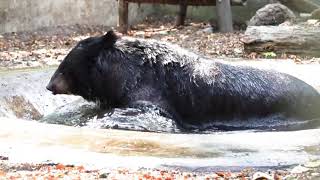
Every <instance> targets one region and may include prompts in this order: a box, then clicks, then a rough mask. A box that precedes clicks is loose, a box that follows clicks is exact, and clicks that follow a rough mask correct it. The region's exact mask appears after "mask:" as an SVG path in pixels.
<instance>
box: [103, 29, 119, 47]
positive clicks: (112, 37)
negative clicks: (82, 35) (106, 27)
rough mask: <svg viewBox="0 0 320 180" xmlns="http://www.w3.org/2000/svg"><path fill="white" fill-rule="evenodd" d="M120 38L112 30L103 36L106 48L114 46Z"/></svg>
mask: <svg viewBox="0 0 320 180" xmlns="http://www.w3.org/2000/svg"><path fill="white" fill-rule="evenodd" d="M119 38H120V37H119V36H118V35H117V34H116V33H115V32H114V31H113V30H110V31H108V32H107V34H105V35H104V36H103V41H104V46H105V47H111V46H113V45H114V44H115V43H116V42H117V40H118V39H119Z"/></svg>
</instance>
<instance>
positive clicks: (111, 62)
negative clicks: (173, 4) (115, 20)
mask: <svg viewBox="0 0 320 180" xmlns="http://www.w3.org/2000/svg"><path fill="white" fill-rule="evenodd" d="M47 89H48V90H50V91H52V93H53V94H73V95H79V96H82V97H83V98H85V99H86V100H88V101H96V102H99V103H100V104H101V105H102V106H103V107H109V108H116V107H144V106H148V105H155V106H157V107H158V108H159V109H160V110H161V112H162V113H163V114H164V115H165V116H168V117H170V118H173V119H175V120H177V121H178V122H180V123H187V124H195V125H196V124H201V123H204V122H210V121H223V120H228V119H234V118H241V119H247V118H250V117H266V116H268V115H272V114H282V115H284V116H286V117H294V118H300V119H312V118H317V117H320V111H319V109H318V108H319V105H320V95H319V93H318V92H317V91H316V90H315V89H314V88H313V87H311V86H310V85H308V84H306V83H305V82H303V81H301V80H299V79H297V78H295V77H293V76H290V75H288V74H284V73H279V72H275V71H271V70H270V71H269V70H259V69H255V68H251V67H245V66H234V65H230V64H226V63H223V62H217V61H215V60H211V59H208V58H205V57H202V56H199V55H197V54H195V53H192V52H190V51H187V50H184V49H182V48H180V47H178V46H175V45H172V44H168V43H164V42H159V41H156V40H143V39H134V38H118V37H117V35H116V34H115V33H114V32H113V31H109V32H108V33H107V34H105V35H103V36H101V37H90V38H87V39H85V40H82V41H80V42H79V43H78V44H77V45H76V46H75V47H74V48H73V49H72V50H71V51H70V53H69V54H68V55H67V56H66V57H65V59H64V60H63V61H62V63H61V64H60V66H59V67H58V69H57V70H56V72H55V73H54V75H53V77H52V78H51V80H50V82H49V84H48V86H47Z"/></svg>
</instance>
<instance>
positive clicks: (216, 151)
mask: <svg viewBox="0 0 320 180" xmlns="http://www.w3.org/2000/svg"><path fill="white" fill-rule="evenodd" d="M238 63H239V64H241V63H243V62H238ZM250 64H251V65H253V66H256V67H259V68H275V69H279V70H282V71H287V73H289V74H292V75H295V76H297V77H299V78H301V79H303V80H304V81H306V82H307V83H309V84H311V85H312V86H314V87H315V88H317V89H319V87H320V82H319V79H317V78H316V77H319V75H320V71H316V70H317V69H319V68H320V65H299V66H297V65H294V64H291V63H285V62H279V63H278V62H272V61H271V62H269V61H268V62H250ZM288 67H290V68H288ZM52 73H53V69H44V70H32V71H30V70H25V71H18V72H0V87H1V88H0V122H1V126H0V155H8V156H9V159H10V161H12V162H44V161H47V160H49V161H53V162H62V163H70V164H77V163H81V164H87V165H91V166H94V167H100V168H103V167H104V168H105V167H119V166H121V167H131V168H138V167H168V168H176V167H179V168H185V169H187V170H193V171H208V170H212V169H215V168H220V169H221V168H231V167H232V168H242V167H246V166H250V167H252V166H254V167H258V168H271V167H275V166H277V167H279V166H283V167H286V166H290V165H294V164H300V163H303V162H306V161H309V160H312V159H320V153H319V152H320V128H319V127H320V126H319V125H320V124H319V120H308V121H307V120H306V121H303V122H297V121H294V120H292V119H281V117H279V116H277V115H274V116H272V117H268V118H265V119H251V120H249V121H246V122H240V121H237V120H234V121H229V122H227V123H223V124H222V123H213V124H210V125H204V126H203V129H206V131H197V130H193V131H191V133H190V132H189V133H182V132H181V131H180V130H179V129H178V128H177V126H176V124H175V122H174V121H172V120H171V119H167V118H164V117H161V116H160V115H159V112H157V111H156V110H154V109H152V107H150V109H146V110H144V111H142V110H139V109H132V108H124V109H120V108H118V109H113V110H107V111H106V110H100V109H99V107H98V106H97V105H96V104H94V103H88V102H86V101H84V100H83V99H82V98H80V97H76V96H53V95H51V94H50V92H47V91H46V90H45V85H46V83H47V82H48V81H49V78H50V76H51V74H52ZM43 122H45V123H43ZM270 122H271V123H270ZM49 123H50V124H49ZM228 128H229V129H230V128H232V129H233V131H223V129H228ZM114 129H117V130H114ZM243 129H247V130H243ZM248 129H249V130H248ZM79 157H81V158H79ZM110 162H112V163H110Z"/></svg>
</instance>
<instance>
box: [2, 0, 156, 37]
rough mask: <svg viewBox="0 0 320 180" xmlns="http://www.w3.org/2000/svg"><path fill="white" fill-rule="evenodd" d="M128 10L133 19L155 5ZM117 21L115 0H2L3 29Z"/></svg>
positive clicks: (148, 11)
mask: <svg viewBox="0 0 320 180" xmlns="http://www.w3.org/2000/svg"><path fill="white" fill-rule="evenodd" d="M129 12H130V14H129V22H130V23H134V22H136V21H139V20H141V19H143V18H144V17H145V16H146V15H148V14H149V13H151V12H152V6H151V5H141V6H138V5H137V4H130V7H129ZM117 21H118V1H116V0H0V33H4V32H14V31H26V30H34V29H37V28H40V27H48V26H56V25H71V24H77V23H78V24H100V25H107V26H116V25H117Z"/></svg>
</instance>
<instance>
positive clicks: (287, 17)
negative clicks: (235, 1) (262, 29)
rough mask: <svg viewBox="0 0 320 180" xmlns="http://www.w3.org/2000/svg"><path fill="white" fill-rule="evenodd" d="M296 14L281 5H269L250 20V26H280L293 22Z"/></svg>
mask: <svg viewBox="0 0 320 180" xmlns="http://www.w3.org/2000/svg"><path fill="white" fill-rule="evenodd" d="M295 18H296V16H295V15H294V13H293V12H292V11H291V10H290V9H289V8H287V7H286V6H284V5H282V4H280V3H274V4H268V5H266V6H264V7H262V8H261V9H259V10H258V11H257V12H256V14H255V15H254V16H253V17H252V18H251V19H250V21H249V26H263V25H279V24H281V23H283V22H285V21H293V20H294V19H295Z"/></svg>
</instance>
